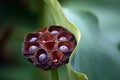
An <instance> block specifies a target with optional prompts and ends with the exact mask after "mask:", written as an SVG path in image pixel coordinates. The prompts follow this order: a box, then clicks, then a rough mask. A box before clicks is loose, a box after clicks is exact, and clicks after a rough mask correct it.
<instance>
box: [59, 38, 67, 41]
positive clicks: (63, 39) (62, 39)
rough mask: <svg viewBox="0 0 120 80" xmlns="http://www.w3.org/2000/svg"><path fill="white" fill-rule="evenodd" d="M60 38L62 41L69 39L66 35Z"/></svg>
mask: <svg viewBox="0 0 120 80" xmlns="http://www.w3.org/2000/svg"><path fill="white" fill-rule="evenodd" d="M59 40H60V41H67V38H66V37H60V38H59Z"/></svg>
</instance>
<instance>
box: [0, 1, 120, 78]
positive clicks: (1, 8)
mask: <svg viewBox="0 0 120 80" xmlns="http://www.w3.org/2000/svg"><path fill="white" fill-rule="evenodd" d="M59 2H60V4H61V5H62V8H63V11H64V13H65V15H66V16H67V17H68V18H69V19H70V20H71V21H72V22H73V23H74V24H76V25H77V26H79V24H82V22H79V21H80V20H78V18H81V19H84V20H83V23H85V22H86V21H87V22H89V21H92V20H93V19H92V17H95V19H97V20H96V22H94V23H95V24H98V25H99V28H98V29H99V31H100V33H101V34H102V35H104V37H102V39H105V40H104V41H105V42H102V41H98V42H95V43H94V42H93V43H94V45H95V46H93V45H91V46H92V47H91V46H90V45H89V46H87V45H88V44H85V45H84V44H83V45H82V44H81V46H80V51H81V53H84V51H86V50H87V49H88V51H89V53H96V52H99V53H102V50H103V53H105V57H104V59H103V58H101V57H99V54H98V55H96V56H97V57H99V58H100V59H101V60H103V61H102V62H101V63H104V64H102V65H103V66H102V68H104V67H106V68H105V69H107V66H108V65H109V64H110V66H111V67H110V68H109V69H108V70H107V71H108V72H107V73H109V72H111V73H110V74H108V75H107V73H106V75H104V76H102V73H104V71H103V72H100V74H99V71H101V70H102V68H101V69H100V70H99V68H98V69H96V70H95V71H94V70H92V67H93V66H96V65H97V64H96V62H95V60H94V59H92V60H91V61H92V63H91V64H92V66H91V67H89V64H90V63H88V62H89V60H90V59H91V56H92V57H93V55H88V54H86V55H87V57H89V58H90V59H89V58H84V59H83V58H81V60H80V61H81V62H80V64H81V65H84V66H86V67H84V68H83V67H81V69H78V67H74V66H73V68H74V69H75V70H78V71H82V72H84V73H86V74H87V75H88V77H89V78H90V80H119V79H120V77H119V75H120V68H119V67H120V59H119V58H120V0H59ZM81 11H82V12H81ZM86 11H87V13H86ZM88 11H90V12H91V13H89V12H88ZM72 13H74V14H72ZM82 15H83V16H82ZM81 16H82V17H81ZM86 16H87V17H86ZM90 23H91V22H90ZM90 23H89V24H90ZM94 23H91V24H94ZM50 24H53V19H52V18H51V14H50V11H49V9H48V8H47V7H46V4H45V3H44V2H43V0H0V80H51V74H50V71H47V72H46V71H43V70H41V69H39V68H37V67H35V66H33V65H32V64H31V63H30V62H28V61H26V60H25V59H24V57H23V56H22V54H21V45H22V42H23V40H24V36H25V35H26V34H27V33H29V32H33V31H35V30H37V29H40V28H42V27H45V26H48V25H50ZM91 26H93V25H91ZM79 29H80V30H81V33H82V35H83V36H84V34H85V36H86V34H87V33H88V32H89V33H88V34H90V35H87V38H84V37H83V40H82V41H85V40H86V39H87V41H86V42H87V43H91V37H92V39H94V40H97V39H95V38H97V37H99V36H100V35H94V34H96V33H94V31H95V32H97V30H93V29H94V28H93V27H91V28H89V27H80V28H79ZM96 36H97V37H96ZM100 37H101V36H100ZM84 39H85V40H84ZM99 39H101V38H99ZM94 40H93V41H94ZM86 42H85V43H86ZM107 42H109V43H108V45H107V44H106V45H104V47H105V48H104V47H103V46H102V48H103V49H99V48H101V46H100V44H101V43H103V44H104V43H107ZM83 43H84V42H83ZM96 43H98V44H96ZM97 45H99V46H100V47H97V48H96V49H95V48H94V47H96V46H97ZM106 47H107V48H106ZM81 49H82V50H81ZM107 53H110V54H107ZM106 54H107V55H106ZM81 55H82V54H81ZM86 55H85V54H84V56H86ZM102 55H103V54H102ZM108 55H111V56H108ZM79 56H80V55H79ZM96 56H95V57H96ZM100 56H101V55H100ZM103 56H104V55H103ZM108 58H110V59H108ZM115 58H116V59H115ZM77 60H79V59H77ZM104 61H106V62H104ZM78 62H79V61H78ZM109 62H110V63H109ZM86 63H87V65H86ZM98 64H99V63H98ZM81 65H76V66H81ZM98 66H99V65H98ZM99 67H100V66H99ZM110 69H113V72H112V71H111V70H110ZM92 72H93V74H96V75H95V76H94V75H91V74H92ZM59 74H60V79H61V80H68V79H67V77H68V74H67V70H66V67H65V66H62V67H60V69H59ZM111 75H112V77H111V78H108V76H111ZM106 76H107V77H106ZM101 77H103V79H101Z"/></svg>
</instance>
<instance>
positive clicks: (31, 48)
mask: <svg viewBox="0 0 120 80" xmlns="http://www.w3.org/2000/svg"><path fill="white" fill-rule="evenodd" d="M37 48H38V47H37V46H31V47H30V48H29V53H34V52H35V50H36V49H37Z"/></svg>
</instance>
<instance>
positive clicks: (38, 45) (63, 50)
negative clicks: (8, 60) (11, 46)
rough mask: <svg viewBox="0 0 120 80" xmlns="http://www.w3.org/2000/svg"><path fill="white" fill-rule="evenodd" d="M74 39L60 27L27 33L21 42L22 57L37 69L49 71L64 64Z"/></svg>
mask: <svg viewBox="0 0 120 80" xmlns="http://www.w3.org/2000/svg"><path fill="white" fill-rule="evenodd" d="M75 45H76V39H75V37H74V36H73V35H72V33H70V32H69V31H67V30H66V29H65V28H63V27H62V26H55V25H53V26H49V27H47V28H44V29H42V30H37V31H35V32H33V33H29V34H28V35H27V36H26V37H25V40H24V42H23V46H22V53H23V55H24V57H25V58H26V59H27V60H28V61H30V62H31V63H33V64H34V65H36V66H37V67H39V68H41V69H44V70H49V69H51V68H57V67H59V66H60V65H62V64H66V63H67V62H68V60H69V57H70V54H71V53H72V51H73V50H74V48H75Z"/></svg>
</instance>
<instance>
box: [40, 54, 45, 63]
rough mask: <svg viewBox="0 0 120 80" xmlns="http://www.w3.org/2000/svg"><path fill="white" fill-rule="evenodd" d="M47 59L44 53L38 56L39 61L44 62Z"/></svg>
mask: <svg viewBox="0 0 120 80" xmlns="http://www.w3.org/2000/svg"><path fill="white" fill-rule="evenodd" d="M46 59H47V55H46V54H45V53H42V54H40V55H39V61H40V62H44V61H45V60H46Z"/></svg>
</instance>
